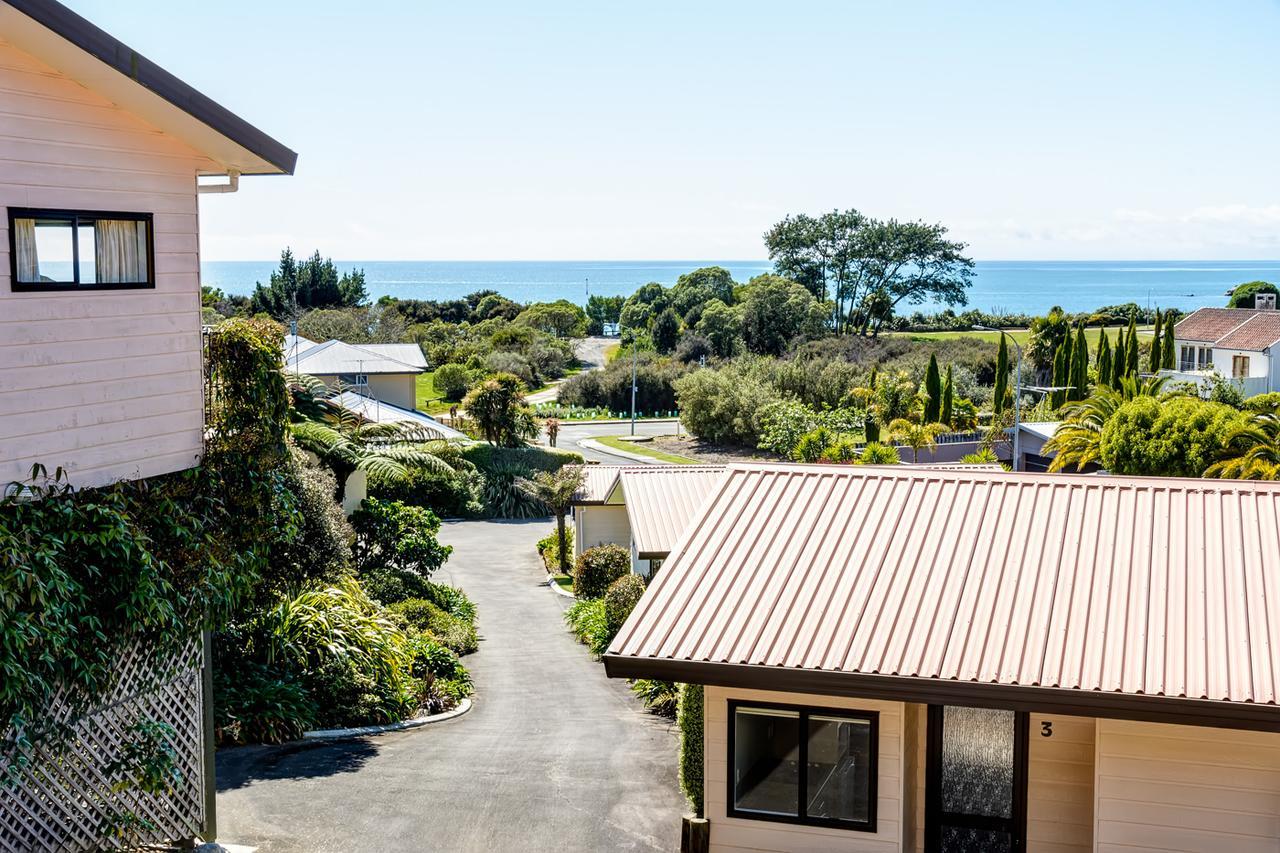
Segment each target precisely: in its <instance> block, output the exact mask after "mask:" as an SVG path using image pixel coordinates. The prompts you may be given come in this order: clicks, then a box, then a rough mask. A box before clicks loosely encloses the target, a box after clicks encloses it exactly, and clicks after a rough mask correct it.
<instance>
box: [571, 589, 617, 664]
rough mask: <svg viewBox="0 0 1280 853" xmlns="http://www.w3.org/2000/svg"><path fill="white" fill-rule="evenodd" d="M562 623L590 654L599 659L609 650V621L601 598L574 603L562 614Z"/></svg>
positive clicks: (610, 637)
mask: <svg viewBox="0 0 1280 853" xmlns="http://www.w3.org/2000/svg"><path fill="white" fill-rule="evenodd" d="M564 622H565V624H566V625H568V626H569V631H570V632H571V633H572V634H573V635H574V636H575V637H577V638H578V641H579V642H581V643H584V644H585V645H586V647H587V648H588V649H590V650H591V654H593V655H595V656H596V657H600V656H601V655H603V654H604V653H605V652H606V651H608V650H609V641H610V640H611V639H612V636H611V635H610V634H609V620H608V617H607V616H606V615H605V610H604V599H603V598H586V599H581V600H579V601H575V602H574V603H573V604H571V605H569V609H568V610H566V611H565V612H564Z"/></svg>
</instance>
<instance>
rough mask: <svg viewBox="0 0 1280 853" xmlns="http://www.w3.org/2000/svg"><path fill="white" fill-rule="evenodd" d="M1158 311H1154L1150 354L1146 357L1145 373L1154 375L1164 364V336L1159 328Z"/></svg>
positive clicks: (1160, 324)
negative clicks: (1154, 320)
mask: <svg viewBox="0 0 1280 853" xmlns="http://www.w3.org/2000/svg"><path fill="white" fill-rule="evenodd" d="M1161 326H1162V323H1161V320H1160V309H1159V308H1157V309H1156V322H1155V327H1154V329H1152V335H1151V353H1150V355H1148V356H1147V372H1148V373H1156V372H1158V371H1159V370H1160V365H1162V364H1163V363H1164V334H1163V331H1164V330H1163V329H1162V328H1161Z"/></svg>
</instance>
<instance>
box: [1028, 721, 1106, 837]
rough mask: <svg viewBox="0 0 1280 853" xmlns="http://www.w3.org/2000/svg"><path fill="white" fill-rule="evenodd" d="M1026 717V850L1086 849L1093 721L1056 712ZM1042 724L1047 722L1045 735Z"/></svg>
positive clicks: (1089, 834) (1090, 834)
mask: <svg viewBox="0 0 1280 853" xmlns="http://www.w3.org/2000/svg"><path fill="white" fill-rule="evenodd" d="M1029 716H1030V720H1031V723H1030V728H1031V731H1030V732H1029V737H1028V739H1027V850H1028V853H1090V851H1092V850H1093V773H1094V768H1093V752H1094V741H1093V732H1094V720H1093V719H1092V718H1091V717H1064V716H1058V715H1056V714H1035V713H1033V714H1030V715H1029ZM1045 723H1049V724H1050V728H1049V731H1050V734H1049V736H1048V737H1046V736H1045V728H1044V724H1045Z"/></svg>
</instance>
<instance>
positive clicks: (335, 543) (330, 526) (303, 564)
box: [257, 449, 355, 599]
mask: <svg viewBox="0 0 1280 853" xmlns="http://www.w3.org/2000/svg"><path fill="white" fill-rule="evenodd" d="M282 472H283V474H284V478H283V480H284V487H285V488H287V489H289V491H291V492H292V493H293V495H294V497H295V498H296V499H297V506H298V509H299V511H300V512H301V521H302V530H301V531H300V533H299V535H298V536H296V537H294V538H293V539H291V540H287V541H284V542H280V543H278V544H277V545H276V546H275V547H274V548H272V549H271V563H270V567H269V569H268V571H266V572H264V574H263V577H262V580H261V582H260V583H259V585H258V590H257V593H258V596H259V598H260V599H266V598H274V597H276V596H279V595H282V594H284V593H285V592H286V591H287V590H289V589H296V588H298V587H299V586H301V585H304V584H306V583H309V582H312V581H325V582H332V581H335V580H337V579H338V578H339V577H340V576H341V575H342V574H343V573H344V572H345V571H346V570H347V568H348V566H349V565H350V563H351V542H352V540H353V539H354V538H355V532H354V531H353V530H352V528H351V524H350V523H349V522H348V521H347V517H346V515H345V514H344V513H343V512H342V507H341V506H339V505H338V503H337V501H335V500H334V499H333V495H334V492H335V491H336V490H337V485H336V483H335V481H334V478H333V474H332V473H331V472H330V471H329V469H327V468H322V467H320V466H319V465H317V464H313V463H311V462H309V461H308V459H307V458H306V456H305V455H304V454H302V453H301V452H299V451H298V450H296V449H294V450H293V451H292V452H291V453H290V458H289V461H288V463H287V464H286V465H285V466H284V468H283V469H282Z"/></svg>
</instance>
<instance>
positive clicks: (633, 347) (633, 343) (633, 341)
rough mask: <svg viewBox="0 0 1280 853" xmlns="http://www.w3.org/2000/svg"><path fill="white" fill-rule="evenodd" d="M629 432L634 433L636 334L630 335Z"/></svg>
mask: <svg viewBox="0 0 1280 853" xmlns="http://www.w3.org/2000/svg"><path fill="white" fill-rule="evenodd" d="M631 434H632V435H635V434H636V336H635V335H634V334H633V335H632V336H631Z"/></svg>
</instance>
